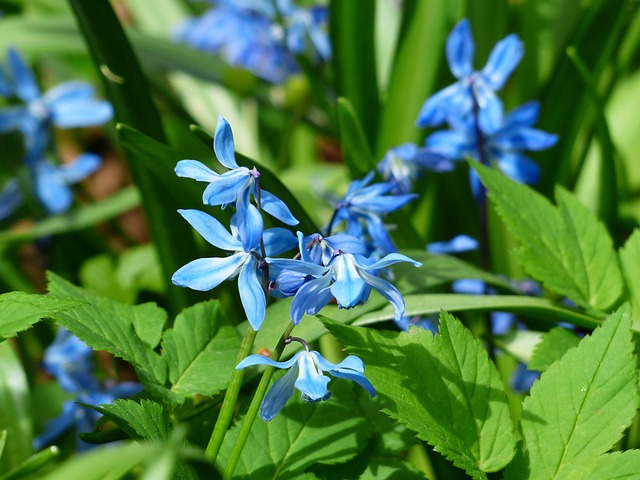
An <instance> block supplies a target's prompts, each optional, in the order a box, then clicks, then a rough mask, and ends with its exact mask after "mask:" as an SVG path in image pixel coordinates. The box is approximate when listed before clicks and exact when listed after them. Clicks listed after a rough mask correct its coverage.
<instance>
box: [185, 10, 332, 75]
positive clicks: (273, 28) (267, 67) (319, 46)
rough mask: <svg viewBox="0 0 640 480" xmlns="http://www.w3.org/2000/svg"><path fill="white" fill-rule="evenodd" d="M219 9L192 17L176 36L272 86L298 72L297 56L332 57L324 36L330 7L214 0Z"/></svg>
mask: <svg viewBox="0 0 640 480" xmlns="http://www.w3.org/2000/svg"><path fill="white" fill-rule="evenodd" d="M211 3H213V4H214V6H213V7H212V8H211V9H209V10H208V11H207V12H205V13H204V14H203V15H202V16H201V17H195V18H190V19H188V20H186V21H185V22H183V23H182V24H181V25H179V26H178V28H177V29H176V31H175V34H174V38H175V39H176V40H177V41H180V42H184V43H186V44H187V45H189V46H191V47H192V48H194V49H197V50H204V51H207V52H212V53H217V54H221V55H222V56H223V58H224V59H225V60H226V61H227V62H229V63H230V64H231V65H235V66H238V67H242V68H245V69H247V70H249V71H251V72H253V73H254V74H256V75H257V76H259V77H261V78H263V79H264V80H267V81H269V82H273V83H282V82H283V81H284V80H286V79H287V77H289V76H290V75H292V74H295V73H297V72H298V64H297V62H296V59H295V55H300V54H304V53H306V52H308V53H310V55H311V57H312V58H313V60H314V61H323V62H326V61H328V60H329V59H330V58H331V45H330V43H329V39H328V36H327V34H326V32H325V29H326V23H327V9H326V7H322V6H316V7H299V6H297V5H295V4H294V3H293V2H292V1H291V0H277V1H272V0H242V1H232V0H211Z"/></svg>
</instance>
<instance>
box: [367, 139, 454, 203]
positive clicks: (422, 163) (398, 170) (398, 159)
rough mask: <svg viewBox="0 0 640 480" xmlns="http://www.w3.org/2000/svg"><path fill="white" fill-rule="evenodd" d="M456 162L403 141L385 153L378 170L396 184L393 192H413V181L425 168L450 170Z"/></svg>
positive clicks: (440, 170)
mask: <svg viewBox="0 0 640 480" xmlns="http://www.w3.org/2000/svg"><path fill="white" fill-rule="evenodd" d="M454 167H455V166H454V164H453V162H452V161H451V160H449V159H448V158H446V157H445V156H443V155H441V154H439V153H436V152H434V151H432V150H430V149H428V148H425V147H418V146H417V145H415V144H413V143H403V144H402V145H400V146H398V147H394V148H391V149H389V150H388V151H387V153H386V154H385V155H384V157H383V158H382V160H380V163H378V166H377V170H378V172H380V175H382V176H383V177H384V178H385V180H387V181H389V182H391V183H392V184H393V185H394V188H393V189H392V193H394V194H403V193H411V191H412V190H413V182H414V181H415V180H417V179H418V178H420V174H421V173H422V171H423V170H431V171H433V172H449V171H451V170H453V169H454Z"/></svg>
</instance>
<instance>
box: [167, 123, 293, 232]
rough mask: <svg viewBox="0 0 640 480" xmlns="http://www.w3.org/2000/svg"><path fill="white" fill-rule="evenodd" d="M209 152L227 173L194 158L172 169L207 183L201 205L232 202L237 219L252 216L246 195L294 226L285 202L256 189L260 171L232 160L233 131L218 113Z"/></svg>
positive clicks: (181, 162)
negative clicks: (211, 167)
mask: <svg viewBox="0 0 640 480" xmlns="http://www.w3.org/2000/svg"><path fill="white" fill-rule="evenodd" d="M213 151H214V152H215V154H216V157H217V158H218V161H219V162H220V163H221V164H222V165H223V166H224V167H226V168H227V169H229V171H228V172H225V173H223V174H221V175H220V174H218V173H216V172H214V171H213V170H211V169H210V168H209V167H207V166H206V165H204V164H202V163H201V162H198V161H197V160H180V161H179V162H178V163H177V165H176V168H175V172H176V174H177V175H178V176H179V177H187V178H193V179H194V180H197V181H200V182H208V183H209V185H208V186H207V188H206V189H205V191H204V193H203V195H202V201H203V202H204V204H205V205H221V206H222V207H223V208H224V207H226V206H227V205H228V204H230V203H235V205H236V209H237V211H238V214H239V215H240V217H241V218H246V217H248V216H255V215H256V214H257V212H256V211H255V207H254V206H253V205H251V204H250V203H249V202H250V196H251V195H253V196H254V198H260V207H261V209H262V210H264V211H265V212H267V213H269V214H270V215H272V216H274V217H275V218H277V219H278V220H280V221H282V222H283V223H285V224H287V225H297V224H298V220H296V218H295V217H294V216H293V215H292V214H291V211H290V210H289V208H288V207H287V206H286V205H285V203H284V202H283V201H282V200H280V199H279V198H278V197H276V196H275V195H273V194H271V193H269V192H267V191H266V190H264V189H262V188H260V189H259V191H258V179H259V178H260V173H259V172H258V171H257V170H256V169H255V168H253V169H251V170H249V169H248V168H247V167H240V166H238V164H237V162H236V156H235V148H234V142H233V132H232V131H231V126H230V125H229V123H228V122H227V121H226V120H225V119H224V118H223V117H222V116H221V115H220V116H218V123H217V126H216V133H215V135H214V137H213Z"/></svg>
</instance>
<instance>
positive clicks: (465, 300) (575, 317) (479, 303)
mask: <svg viewBox="0 0 640 480" xmlns="http://www.w3.org/2000/svg"><path fill="white" fill-rule="evenodd" d="M404 300H405V305H406V306H405V311H404V313H405V315H408V316H413V315H433V314H436V313H438V312H439V311H440V310H450V311H452V312H462V311H474V310H475V311H481V312H488V311H496V310H497V311H504V312H513V313H520V314H522V315H526V316H527V317H531V318H534V319H536V321H539V322H540V324H541V325H551V324H552V322H555V321H562V322H569V323H573V324H574V325H579V326H582V327H587V328H595V327H596V326H598V325H599V324H600V319H599V318H594V317H591V316H587V315H584V314H582V313H580V312H577V311H575V310H571V309H569V308H567V307H565V306H563V305H562V304H560V303H557V302H553V301H551V300H548V299H546V298H538V297H529V296H526V295H459V294H452V293H433V294H429V293H423V294H415V295H406V296H405V297H404ZM327 316H328V314H327ZM393 316H394V309H393V307H392V306H391V305H388V304H387V305H386V306H385V307H384V308H382V309H381V310H377V311H375V312H371V313H367V314H365V315H362V316H361V317H359V318H358V319H357V320H356V321H355V322H354V325H370V324H374V323H378V322H382V321H387V320H391V319H392V318H393Z"/></svg>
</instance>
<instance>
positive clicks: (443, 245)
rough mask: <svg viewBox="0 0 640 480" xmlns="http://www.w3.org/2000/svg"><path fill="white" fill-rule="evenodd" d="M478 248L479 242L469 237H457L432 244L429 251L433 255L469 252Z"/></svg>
mask: <svg viewBox="0 0 640 480" xmlns="http://www.w3.org/2000/svg"><path fill="white" fill-rule="evenodd" d="M476 248H478V241H477V240H476V239H475V238H471V237H470V236H468V235H457V236H455V237H453V238H452V239H451V240H447V241H445V242H432V243H430V244H428V245H427V251H428V252H429V253H433V254H441V253H445V254H446V253H459V252H468V251H470V250H475V249H476Z"/></svg>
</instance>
